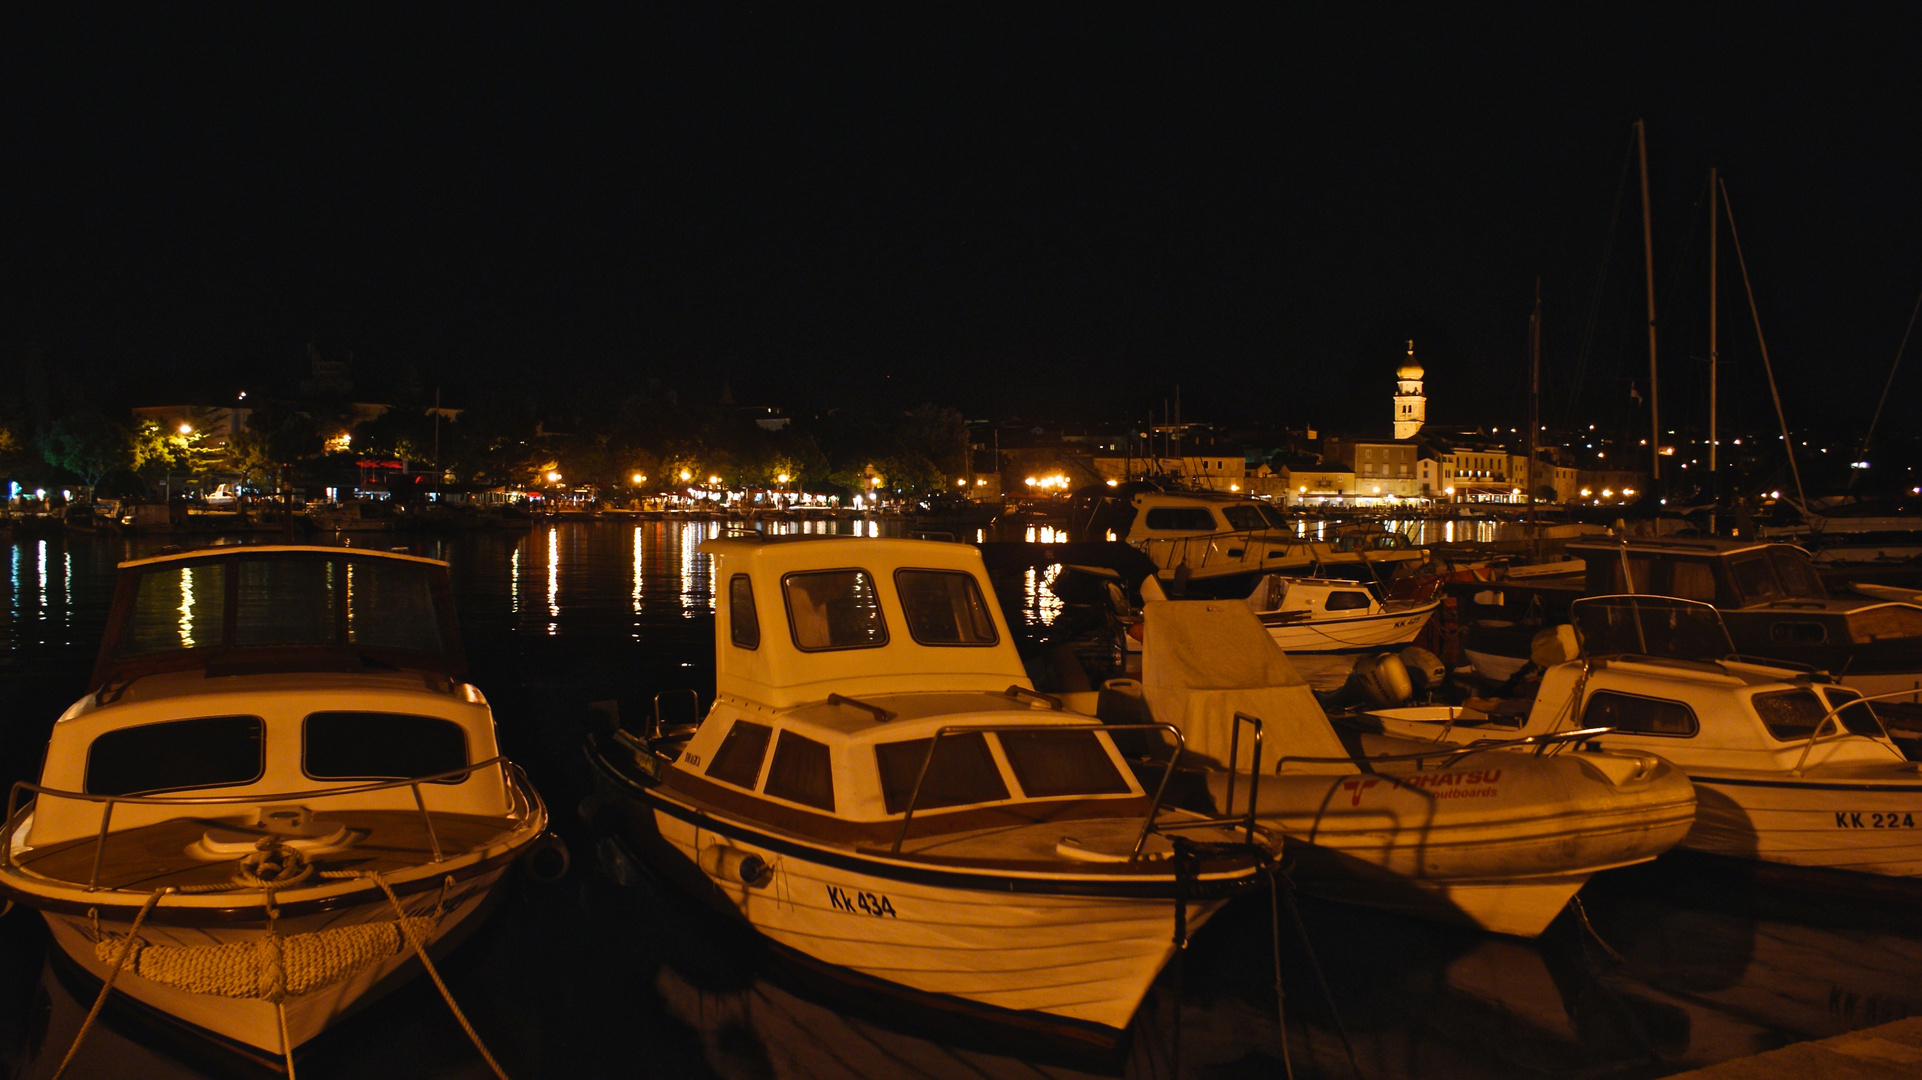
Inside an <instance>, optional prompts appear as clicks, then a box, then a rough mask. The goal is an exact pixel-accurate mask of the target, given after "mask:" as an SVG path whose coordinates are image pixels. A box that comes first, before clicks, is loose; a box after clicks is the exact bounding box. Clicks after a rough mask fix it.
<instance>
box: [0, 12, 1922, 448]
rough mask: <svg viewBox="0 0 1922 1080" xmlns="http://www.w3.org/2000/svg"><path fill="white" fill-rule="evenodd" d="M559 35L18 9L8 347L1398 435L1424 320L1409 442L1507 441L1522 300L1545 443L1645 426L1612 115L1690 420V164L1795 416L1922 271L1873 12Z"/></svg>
mask: <svg viewBox="0 0 1922 1080" xmlns="http://www.w3.org/2000/svg"><path fill="white" fill-rule="evenodd" d="M573 8H574V6H573V5H535V4H526V5H513V6H496V7H483V6H479V5H472V6H460V7H436V8H434V9H432V11H431V13H430V14H417V13H394V12H390V11H386V10H377V9H351V10H349V9H345V8H343V7H340V6H336V5H311V6H298V5H278V4H272V5H248V6H234V7H229V8H213V7H205V6H200V5H180V6H178V7H161V6H149V7H148V8H146V9H144V10H142V11H139V12H136V13H126V14H119V15H114V16H107V15H103V14H101V13H99V12H97V11H93V10H86V9H76V8H73V7H71V6H50V7H48V8H47V9H45V10H43V11H42V13H41V14H40V15H39V16H37V17H31V18H27V19H22V18H21V16H20V15H19V14H18V13H15V14H14V15H11V16H8V17H7V18H8V20H9V22H10V24H11V25H10V26H8V27H6V28H5V30H4V33H0V38H4V40H3V41H0V57H3V58H4V62H5V70H4V80H5V82H4V86H3V87H0V89H3V90H4V105H0V110H4V112H3V113H0V122H3V124H4V127H0V137H4V138H5V161H6V167H5V169H4V170H3V171H0V242H3V244H4V246H3V247H0V251H3V252H4V258H5V274H4V277H3V278H0V289H3V291H0V338H4V339H5V340H6V341H8V342H12V343H21V342H26V343H32V344H34V345H36V346H37V347H40V348H41V349H43V350H44V351H46V352H47V353H48V354H49V355H56V356H60V357H63V358H67V360H68V361H69V362H71V363H72V364H73V365H75V366H76V369H77V370H80V371H83V372H89V373H98V374H99V375H100V376H101V377H102V378H103V379H104V378H111V377H118V378H120V379H121V380H122V381H123V382H124V381H126V376H127V374H128V373H130V372H131V373H137V374H141V375H143V376H144V377H145V378H147V379H148V380H152V381H157V382H158V385H159V386H160V387H165V386H166V385H168V384H170V383H177V384H180V385H189V384H194V385H197V384H198V383H200V382H218V381H220V380H233V381H235V382H236V385H242V384H244V382H245V381H249V380H257V379H262V378H265V379H269V380H272V379H281V380H289V379H292V378H295V377H297V376H298V374H299V370H300V368H301V367H302V366H304V364H305V346H306V343H307V342H309V341H315V342H317V343H320V344H321V345H322V346H323V347H325V348H327V349H329V350H337V351H339V352H343V353H344V352H345V351H348V350H351V351H352V352H353V355H354V358H355V362H356V367H357V369H358V370H359V371H360V372H361V374H362V376H363V377H364V378H378V376H379V374H380V373H382V372H392V371H396V370H400V369H402V368H404V367H407V366H413V367H415V368H417V369H419V370H420V371H421V373H422V374H423V376H424V377H425V378H427V379H429V380H431V381H439V382H444V383H447V384H448V385H450V386H453V387H456V388H458V387H461V386H463V385H472V384H475V383H478V382H481V381H494V380H516V381H522V382H525V383H526V384H527V385H528V386H529V387H530V388H540V389H541V390H542V392H553V393H579V394H582V395H587V396H592V397H601V398H605V397H608V396H611V395H615V394H619V393H624V392H627V390H629V389H631V388H632V387H633V386H634V385H636V383H637V382H639V381H641V380H644V379H645V378H647V377H648V376H657V377H662V378H665V379H666V380H667V381H669V382H678V383H682V384H686V385H690V386H692V385H704V384H707V383H712V382H715V381H718V380H719V379H723V378H725V379H726V380H727V381H728V382H729V383H730V384H731V385H732V387H733V389H734V392H735V394H736V396H737V397H738V398H741V399H743V400H749V399H752V400H768V401H778V402H787V403H791V404H794V405H796V406H802V407H806V406H817V405H831V404H836V403H859V402H862V401H870V400H887V401H892V400H897V399H898V400H902V401H913V400H919V399H934V400H937V401H942V402H947V403H952V404H956V405H959V406H962V407H964V408H966V409H968V410H969V411H970V412H972V413H975V414H977V415H979V414H985V413H987V412H990V411H1002V412H1009V411H1013V412H1020V413H1022V414H1024V415H1056V416H1062V417H1076V416H1099V415H1102V414H1114V413H1119V414H1123V415H1131V416H1140V415H1142V414H1143V413H1145V412H1146V410H1147V409H1148V408H1149V407H1150V406H1151V405H1153V406H1158V404H1159V403H1160V401H1161V400H1162V399H1163V398H1164V397H1167V396H1170V395H1171V394H1172V393H1173V390H1174V387H1175V386H1176V385H1177V384H1179V385H1180V387H1181V394H1182V397H1183V400H1184V403H1185V405H1186V414H1187V417H1188V418H1189V419H1224V420H1240V419H1249V418H1258V417H1269V418H1273V419H1277V420H1286V421H1289V422H1297V423H1298V422H1300V421H1303V420H1312V421H1314V422H1316V423H1318V424H1320V425H1322V426H1324V427H1326V426H1330V425H1347V424H1380V425H1385V424H1386V420H1387V417H1388V405H1387V401H1386V399H1387V395H1388V394H1389V393H1390V392H1391V382H1390V377H1391V372H1392V370H1393V367H1394V365H1395V363H1396V361H1397V356H1398V353H1399V352H1400V349H1401V342H1402V340H1403V339H1405V338H1409V337H1413V338H1415V339H1416V342H1417V347H1418V349H1419V350H1420V356H1421V359H1422V360H1423V362H1424V363H1425V364H1426V365H1427V367H1428V370H1429V374H1430V381H1429V393H1430V416H1431V418H1432V419H1442V420H1463V421H1492V420H1506V421H1507V422H1511V423H1512V422H1516V421H1517V418H1518V417H1519V416H1521V415H1522V412H1521V410H1522V409H1523V408H1524V397H1523V393H1524V391H1523V390H1522V389H1521V387H1522V380H1523V376H1524V371H1525V362H1526V323H1527V316H1528V311H1529V307H1530V303H1531V298H1532V292H1533V288H1534V280H1535V276H1536V275H1537V274H1539V275H1540V276H1541V279H1542V286H1541V288H1542V296H1543V303H1544V307H1545V312H1546V323H1545V326H1546V331H1545V366H1546V368H1547V376H1546V379H1547V385H1548V391H1549V393H1548V399H1549V403H1548V413H1549V418H1550V419H1551V420H1560V419H1563V418H1564V417H1565V415H1567V410H1568V406H1569V402H1570V400H1571V399H1572V398H1574V399H1577V400H1578V401H1579V404H1578V406H1577V413H1576V415H1577V416H1578V417H1579V419H1580V420H1581V422H1584V423H1585V422H1588V421H1589V420H1597V421H1599V422H1602V423H1604V424H1607V423H1622V422H1626V421H1627V420H1628V419H1629V412H1628V380H1629V378H1631V377H1636V378H1639V379H1640V380H1641V385H1642V387H1643V388H1644V389H1645V387H1646V364H1647V359H1646V337H1645V333H1644V329H1643V317H1642V311H1641V304H1642V299H1641V289H1642V275H1641V244H1640V234H1639V225H1640V220H1639V217H1640V207H1639V201H1638V199H1637V191H1636V189H1635V186H1634V183H1633V177H1632V174H1631V177H1630V184H1629V187H1628V188H1627V190H1626V191H1625V192H1623V195H1624V196H1625V198H1626V201H1625V202H1620V203H1619V204H1618V191H1621V188H1620V187H1619V185H1620V182H1621V179H1622V177H1623V166H1624V163H1625V161H1626V160H1627V152H1628V149H1629V146H1630V125H1631V124H1632V123H1633V121H1634V120H1635V119H1636V118H1637V117H1645V118H1646V120H1647V122H1648V131H1649V150H1650V154H1651V157H1652V172H1651V181H1652V184H1653V188H1654V199H1655V249H1656V278H1657V287H1658V290H1659V294H1658V303H1659V305H1660V307H1661V309H1662V310H1661V315H1662V324H1663V332H1664V339H1663V351H1664V355H1665V359H1666V360H1667V361H1668V362H1667V363H1665V365H1664V370H1663V376H1662V378H1663V402H1664V412H1665V414H1667V415H1674V416H1678V417H1688V418H1694V417H1695V415H1696V414H1698V413H1699V411H1700V410H1701V409H1702V408H1703V406H1702V403H1701V399H1702V397H1703V385H1704V382H1705V367H1704V365H1703V364H1701V363H1700V362H1699V361H1698V360H1697V359H1695V358H1696V357H1700V356H1703V355H1705V354H1706V348H1707V344H1706V329H1705V319H1706V309H1707V268H1706V257H1707V255H1706V252H1707V209H1706V206H1705V205H1704V204H1703V203H1702V202H1701V198H1702V195H1703V192H1704V191H1705V177H1706V173H1707V170H1708V168H1709V167H1710V166H1718V167H1720V168H1721V169H1722V170H1723V174H1724V176H1725V177H1726V179H1727V182H1728V184H1729V189H1730V192H1731V194H1732V196H1733V199H1734V203H1735V210H1736V214H1737V218H1736V222H1737V225H1738V226H1739V227H1740V228H1741V229H1742V240H1743V243H1744V245H1745V253H1746V254H1747V256H1748V258H1749V270H1750V273H1751V275H1752V276H1753V278H1754V280H1755V285H1756V290H1757V294H1758V303H1759V305H1760V311H1761V318H1762V320H1763V327H1764V330H1765V331H1766V332H1767V333H1768V340H1769V345H1770V349H1771V353H1772V359H1773V360H1774V361H1775V363H1776V366H1777V369H1778V373H1779V374H1780V376H1781V379H1782V383H1783V387H1784V394H1785V399H1786V401H1787V403H1788V406H1789V408H1790V410H1791V415H1790V419H1791V421H1792V422H1794V423H1797V424H1803V423H1810V422H1822V423H1825V424H1830V425H1833V426H1835V427H1836V428H1838V429H1840V430H1844V431H1853V430H1855V429H1857V428H1859V427H1861V426H1862V425H1864V424H1865V423H1866V421H1867V417H1868V414H1869V412H1870V411H1871V410H1872V409H1873V407H1874V399H1875V395H1876V394H1878V393H1879V392H1880V390H1881V386H1882V381H1883V379H1884V378H1885V377H1886V375H1887V373H1888V370H1889V364H1890V361H1891V360H1892V359H1893V356H1894V353H1895V349H1896V345H1897V343H1898V341H1899V340H1900V338H1901V334H1902V330H1903V326H1904V324H1905V322H1906V320H1907V318H1908V315H1909V311H1910V308H1911V305H1912V304H1913V303H1914V300H1915V297H1916V293H1917V290H1918V289H1922V245H1918V239H1922V199H1918V198H1917V195H1916V191H1917V180H1918V175H1917V170H1918V165H1919V164H1922V150H1918V147H1919V146H1922V142H1919V141H1918V140H1919V138H1922V123H1918V121H1922V86H1919V85H1918V79H1917V77H1916V75H1915V70H1916V66H1917V63H1918V61H1917V56H1916V50H1915V43H1916V40H1917V35H1916V33H1915V24H1914V23H1912V22H1907V21H1897V20H1898V18H1899V16H1898V15H1897V14H1896V11H1897V9H1894V8H1884V7H1880V6H1874V5H1865V6H1862V7H1859V8H1848V9H1844V10H1842V11H1841V12H1840V13H1837V12H1836V11H1834V10H1830V9H1828V8H1826V7H1819V6H1816V5H1812V4H1811V5H1799V6H1790V5H1783V6H1773V7H1770V8H1769V9H1768V10H1766V11H1760V12H1758V11H1755V10H1750V9H1749V8H1748V7H1745V6H1728V5H1715V6H1694V5H1682V4H1662V5H1657V6H1652V7H1641V8H1629V7H1625V6H1623V5H1601V4H1584V5H1572V4H1548V5H1532V6H1529V7H1491V6H1483V5H1428V6H1425V7H1421V8H1408V9H1398V8H1369V7H1351V6H1347V5H1320V6H1316V5H1267V4H1249V5H1244V6H1230V5H1157V6H1154V7H1140V6H1123V5H1115V4H1107V3H1101V4H1092V3H1091V4H1024V5H1014V6H1007V7H992V6H987V5H979V4H952V5H928V4H920V3H911V4H866V5H851V4H837V5H766V6H726V5H706V4H700V5H675V6H672V7H669V6H666V5H662V6H659V7H658V8H655V7H653V6H650V7H649V8H648V9H647V10H646V11H641V12H638V13H637V12H635V11H628V12H626V13H624V14H620V15H609V16H606V17H595V16H590V15H586V14H583V13H582V12H580V11H577V10H573ZM1618 206H1619V211H1620V216H1619V218H1618V219H1615V222H1616V229H1615V243H1614V246H1613V254H1612V256H1611V258H1610V260H1609V262H1608V266H1607V269H1608V275H1607V278H1606V281H1605V287H1604V288H1602V289H1601V290H1600V291H1599V292H1598V290H1597V278H1598V275H1599V274H1600V272H1601V271H1602V269H1603V255H1604V251H1605V249H1607V248H1608V246H1609V239H1610V235H1611V234H1610V222H1611V220H1612V218H1613V217H1614V215H1615V214H1616V211H1617V209H1618ZM1723 245H1724V248H1723V250H1724V255H1725V262H1724V271H1725V273H1724V293H1723V299H1724V307H1723V321H1722V325H1723V338H1722V340H1723V352H1724V355H1725V357H1727V358H1728V359H1729V361H1730V362H1731V365H1732V370H1731V371H1729V372H1728V373H1727V375H1728V379H1729V389H1728V390H1727V391H1725V393H1727V394H1728V395H1729V397H1730V400H1731V406H1730V408H1731V412H1732V414H1733V416H1734V418H1735V419H1737V420H1739V421H1740V422H1743V423H1745V424H1748V423H1753V424H1761V423H1764V422H1768V421H1770V420H1771V417H1770V416H1769V415H1768V414H1767V413H1766V412H1765V410H1766V409H1767V408H1768V406H1767V396H1766V385H1765V383H1764V382H1763V381H1762V377H1761V372H1760V370H1759V364H1758V363H1757V362H1756V361H1757V354H1756V350H1755V346H1754V332H1753V330H1752V328H1751V326H1750V323H1749V319H1748V312H1747V308H1746V304H1745V301H1744V300H1743V297H1742V294H1741V292H1740V278H1739V275H1738V274H1737V272H1736V271H1735V269H1734V264H1733V260H1732V259H1728V258H1727V257H1726V256H1727V255H1728V246H1727V245H1728V241H1727V236H1726V233H1724V238H1723ZM1591 307H1592V308H1593V310H1594V312H1595V319H1594V330H1593V332H1592V333H1591V332H1590V331H1589V322H1590V311H1591ZM1585 351H1586V354H1587V359H1586V363H1585V365H1583V364H1582V362H1581V361H1582V357H1583V355H1584V352H1585ZM1905 366H1908V367H1909V370H1908V371H1907V372H1906V373H1905V374H1904V376H1903V377H1902V378H1901V379H1900V380H1899V381H1898V384H1897V389H1896V398H1895V400H1896V401H1900V400H1901V399H1902V396H1903V395H1904V394H1905V393H1906V395H1907V396H1908V398H1910V399H1913V397H1914V396H1915V393H1916V391H1917V390H1918V389H1922V377H1918V376H1916V375H1915V373H1914V370H1913V366H1912V365H1905ZM1578 370H1580V371H1581V372H1582V373H1583V374H1582V377H1581V378H1580V379H1579V381H1578V380H1577V377H1576V372H1577V371H1578ZM1637 372H1639V373H1640V374H1639V375H1638V374H1637ZM153 392H156V393H158V392H161V391H160V390H159V389H156V390H155V391H153ZM1906 411H1907V410H1900V409H1893V408H1892V419H1891V420H1889V421H1885V423H1894V424H1900V423H1901V422H1902V421H1901V420H1900V419H1899V417H1900V416H1901V415H1902V413H1904V412H1906ZM1725 415H1728V414H1725ZM1885 430H1894V428H1885Z"/></svg>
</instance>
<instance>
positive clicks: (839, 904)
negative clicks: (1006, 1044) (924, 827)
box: [654, 810, 1221, 1033]
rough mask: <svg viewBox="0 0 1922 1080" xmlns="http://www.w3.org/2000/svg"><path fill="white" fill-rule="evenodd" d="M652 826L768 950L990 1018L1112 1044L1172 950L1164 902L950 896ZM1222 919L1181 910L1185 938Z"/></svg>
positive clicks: (1171, 925) (1211, 908) (928, 886)
mask: <svg viewBox="0 0 1922 1080" xmlns="http://www.w3.org/2000/svg"><path fill="white" fill-rule="evenodd" d="M654 825H655V827H656V829H657V830H658V831H659V835H660V837H661V839H662V840H664V841H665V842H666V843H667V844H668V845H669V846H670V847H672V848H673V849H674V851H676V852H678V853H679V855H680V856H681V857H682V858H683V859H684V860H685V862H686V863H687V864H688V865H689V866H690V867H692V868H696V869H698V870H699V872H700V873H701V875H702V877H703V878H705V879H706V881H707V883H708V885H709V887H710V888H711V889H712V891H713V893H714V894H716V895H718V896H720V897H722V898H724V900H725V902H726V903H727V904H728V905H729V906H730V907H731V908H732V909H733V910H734V911H735V912H736V913H737V914H738V915H740V916H741V917H742V918H743V919H745V920H747V922H748V923H749V924H751V925H752V926H753V927H754V928H755V929H756V930H757V931H759V932H760V933H762V934H763V935H765V936H767V937H768V938H769V939H771V940H772V941H774V942H775V943H777V944H779V945H781V946H784V947H786V948H788V949H791V950H793V951H795V952H797V953H800V954H802V955H803V956H806V957H808V958H810V959H812V960H815V961H818V962H820V963H824V964H829V965H832V966H834V967H837V968H843V969H846V970H848V971H852V972H854V973H856V974H858V975H861V976H864V977H866V978H868V979H873V980H879V981H882V982H887V983H895V984H898V985H901V986H905V987H908V988H910V989H912V990H916V991H919V992H921V993H931V994H943V995H949V996H952V997H957V998H961V999H964V1000H966V1001H970V1002H974V1003H977V1004H980V1005H983V1006H986V1007H988V1008H989V1009H992V1010H996V1011H1006V1012H1014V1013H1045V1014H1048V1015H1050V1016H1055V1017H1060V1018H1063V1019H1065V1020H1068V1021H1071V1022H1075V1023H1079V1024H1084V1025H1094V1026H1097V1027H1100V1028H1108V1029H1113V1030H1114V1031H1115V1032H1117V1033H1118V1032H1119V1031H1120V1030H1121V1029H1123V1028H1125V1027H1127V1025H1128V1021H1129V1019H1130V1018H1131V1017H1133V1015H1134V1011H1135V1008H1136V1007H1137V1006H1138V1005H1139V1004H1140V1003H1141V999H1142V997H1143V996H1144V995H1145V994H1146V993H1147V991H1148V986H1149V985H1150V984H1151V983H1152V982H1153V981H1154V978H1155V975H1156V974H1157V973H1158V972H1160V970H1161V968H1162V966H1163V965H1164V964H1166V963H1167V961H1168V959H1169V957H1171V956H1172V955H1173V954H1174V950H1175V911H1174V902H1173V901H1172V900H1170V899H1160V898H1153V897H1132V896H1103V895H1098V894H1096V895H1072V894H1047V893H1040V892H1021V893H1012V892H1009V891H1006V890H1002V891H996V890H994V889H992V888H987V887H980V888H962V887H955V886H950V885H944V884H937V883H931V882H928V881H922V880H914V879H911V878H905V877H902V876H897V875H893V874H887V873H884V872H874V873H863V872H861V871H859V870H855V869H851V868H848V867H846V866H842V865H829V864H827V863H824V862H817V861H814V860H811V859H807V858H804V857H798V856H796V855H794V854H793V853H791V852H783V851H780V850H776V848H774V847H773V846H770V845H763V844H756V843H755V842H753V840H752V839H748V838H744V837H737V836H722V835H720V834H717V833H715V832H713V831H711V830H707V829H703V828H701V827H700V826H698V825H696V824H694V823H692V822H689V821H686V820H684V819H683V818H681V817H679V816H677V815H674V814H672V813H668V812H665V811H661V810H656V811H655V812H654ZM717 846H724V847H730V848H734V849H736V850H739V851H742V852H744V853H747V854H750V855H755V856H758V857H760V858H761V859H763V860H764V861H765V862H766V863H767V865H768V866H769V867H770V868H771V873H770V875H769V877H768V879H767V880H766V881H765V882H763V883H761V884H759V885H755V886H750V885H746V884H744V883H742V882H740V881H738V880H733V881H730V880H728V879H726V878H725V877H722V876H720V875H717V874H715V873H713V872H711V871H710V869H709V868H710V867H712V866H714V865H715V863H716V862H717V860H716V859H715V858H714V856H713V855H712V854H711V851H712V849H713V848H715V847H717ZM704 856H706V858H705V860H704V858H703V857H704ZM877 869H880V867H879V865H878V864H877ZM1220 906H1221V901H1220V900H1190V901H1187V920H1186V921H1187V930H1188V932H1189V933H1193V932H1194V931H1195V930H1196V929H1197V928H1199V927H1200V926H1201V924H1202V923H1203V922H1205V921H1206V920H1207V919H1208V917H1209V916H1210V915H1212V914H1214V912H1215V911H1216V910H1218V909H1219V907H1220Z"/></svg>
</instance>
